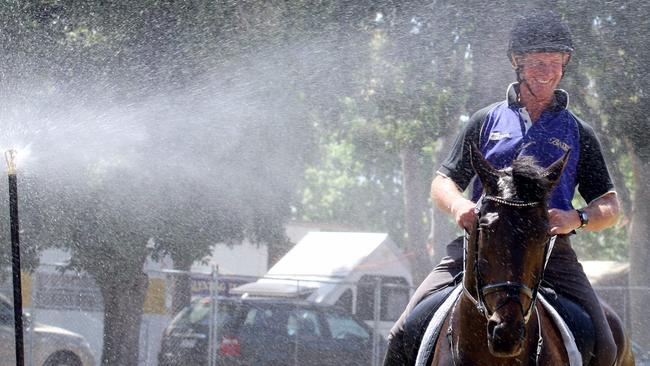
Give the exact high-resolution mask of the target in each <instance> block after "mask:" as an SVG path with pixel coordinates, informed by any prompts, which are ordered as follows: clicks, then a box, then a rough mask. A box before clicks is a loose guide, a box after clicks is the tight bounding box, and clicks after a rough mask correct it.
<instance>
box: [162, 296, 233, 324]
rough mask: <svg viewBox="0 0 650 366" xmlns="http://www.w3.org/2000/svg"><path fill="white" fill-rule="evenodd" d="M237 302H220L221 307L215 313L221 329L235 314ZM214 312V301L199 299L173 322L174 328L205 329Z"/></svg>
mask: <svg viewBox="0 0 650 366" xmlns="http://www.w3.org/2000/svg"><path fill="white" fill-rule="evenodd" d="M235 310H236V306H235V304H232V303H224V302H219V309H218V311H217V313H216V314H215V317H214V319H215V322H216V324H217V326H218V327H219V329H221V328H223V326H224V324H227V323H228V322H229V321H230V319H232V318H233V316H234V311H235ZM211 314H212V302H211V301H209V300H199V301H196V302H195V303H194V304H192V305H190V306H188V307H186V308H185V309H183V310H182V311H181V312H180V313H179V314H178V315H177V316H176V317H175V318H174V320H172V322H171V327H172V328H184V327H189V328H192V329H195V330H200V331H205V329H207V328H208V327H209V325H210V318H211V317H210V315H211Z"/></svg>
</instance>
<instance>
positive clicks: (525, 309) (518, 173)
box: [465, 146, 568, 357]
mask: <svg viewBox="0 0 650 366" xmlns="http://www.w3.org/2000/svg"><path fill="white" fill-rule="evenodd" d="M567 157H568V153H567V154H565V155H564V156H563V157H562V158H560V159H559V160H558V161H556V162H555V163H553V164H551V166H549V167H548V168H546V169H544V168H541V167H539V166H538V165H537V164H536V163H535V161H534V159H532V158H530V157H519V158H517V159H516V160H515V161H514V162H513V164H512V166H511V167H509V168H505V169H501V170H497V169H495V168H494V167H493V166H492V165H491V164H490V163H489V162H488V161H487V160H485V159H484V158H483V156H482V155H481V153H480V152H479V150H478V148H476V147H475V146H474V147H473V148H472V165H473V167H474V170H475V171H476V174H477V176H478V178H479V179H480V181H481V183H482V185H483V187H484V195H483V198H482V200H481V202H480V204H479V205H478V226H477V231H476V232H475V233H474V235H472V236H471V237H472V238H473V240H470V242H469V244H468V248H466V250H467V258H466V267H469V268H465V271H466V274H467V275H466V279H467V280H466V281H465V285H466V286H467V287H469V288H468V291H469V292H471V293H473V294H474V296H475V297H476V300H475V301H476V302H477V306H478V308H479V310H480V311H481V312H482V313H483V314H484V315H485V317H486V319H487V334H488V346H489V349H490V351H491V352H492V354H494V355H495V356H502V357H512V356H516V355H518V354H519V353H520V352H521V351H522V349H523V346H524V340H525V338H526V331H525V329H526V327H525V325H526V323H527V322H528V319H529V317H530V315H531V313H532V311H533V309H534V303H535V299H536V295H537V289H538V287H539V285H540V282H541V280H542V275H543V272H544V266H545V262H546V254H547V251H548V250H549V243H550V241H551V236H550V234H549V219H548V211H547V205H546V200H547V197H548V195H549V193H550V192H551V190H552V189H553V187H554V185H555V183H556V182H557V181H558V180H559V178H560V175H561V174H562V170H563V168H564V165H565V163H566V160H567Z"/></svg>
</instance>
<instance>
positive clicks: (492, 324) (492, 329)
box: [487, 320, 499, 339]
mask: <svg viewBox="0 0 650 366" xmlns="http://www.w3.org/2000/svg"><path fill="white" fill-rule="evenodd" d="M498 325H499V323H497V322H496V321H494V320H488V324H487V333H488V336H489V337H491V338H492V339H495V338H496V337H497V335H496V331H497V326H498Z"/></svg>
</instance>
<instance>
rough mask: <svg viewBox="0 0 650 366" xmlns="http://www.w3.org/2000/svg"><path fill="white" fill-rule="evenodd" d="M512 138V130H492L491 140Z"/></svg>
mask: <svg viewBox="0 0 650 366" xmlns="http://www.w3.org/2000/svg"><path fill="white" fill-rule="evenodd" d="M509 138H510V132H498V131H497V132H490V141H500V140H504V139H509Z"/></svg>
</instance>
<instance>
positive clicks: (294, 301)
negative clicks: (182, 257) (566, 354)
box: [0, 265, 650, 366]
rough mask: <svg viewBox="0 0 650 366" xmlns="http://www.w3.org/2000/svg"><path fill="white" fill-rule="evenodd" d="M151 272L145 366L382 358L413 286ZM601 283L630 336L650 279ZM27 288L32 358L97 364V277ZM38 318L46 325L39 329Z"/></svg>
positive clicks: (50, 273)
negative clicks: (183, 293)
mask: <svg viewBox="0 0 650 366" xmlns="http://www.w3.org/2000/svg"><path fill="white" fill-rule="evenodd" d="M147 274H148V276H149V287H148V292H147V297H146V300H145V304H144V316H143V319H142V324H141V337H140V347H139V352H140V354H139V362H138V364H139V365H140V366H155V365H161V366H170V365H190V364H191V365H207V366H217V365H219V366H227V365H234V364H239V365H246V364H271V365H278V366H279V365H288V366H297V365H310V364H311V365H316V364H318V365H322V364H327V365H329V364H331V365H369V366H376V365H380V364H381V361H382V358H383V354H384V352H385V346H386V341H385V337H386V336H387V334H388V331H389V329H390V327H391V326H392V324H393V322H394V321H395V320H396V319H397V317H398V316H399V315H400V313H401V311H402V310H403V308H404V306H405V304H406V301H408V298H409V296H410V294H411V293H412V291H413V289H412V288H411V287H410V286H408V284H405V283H401V282H400V281H396V280H395V279H394V278H389V277H387V278H382V277H380V276H369V277H365V278H362V279H360V280H359V281H357V282H354V283H352V282H345V281H338V280H336V279H321V278H300V279H295V278H294V279H292V278H291V276H282V277H278V278H258V277H248V276H225V275H219V274H218V271H216V270H214V271H213V272H212V273H193V272H180V271H149V272H148V273H147ZM180 277H185V278H186V279H187V280H188V281H187V282H186V283H189V287H190V291H189V294H190V296H189V298H188V301H189V304H188V306H187V307H185V308H184V309H183V310H181V311H180V312H176V311H174V310H172V308H173V306H172V305H173V298H174V296H175V293H176V292H177V290H180V289H179V288H176V289H175V288H174V287H175V286H178V284H179V283H182V281H178V279H179V278H180ZM595 288H596V290H597V292H598V293H599V294H600V296H601V297H602V298H603V299H604V300H605V301H607V303H608V304H609V305H610V306H611V307H612V308H613V309H614V310H615V312H616V313H617V314H618V315H619V316H620V317H621V319H622V320H623V321H624V323H625V326H626V328H627V329H628V330H629V331H630V333H631V334H632V333H633V332H632V329H635V324H637V323H639V321H638V319H639V318H638V317H639V316H642V317H645V318H644V319H646V318H647V315H644V313H642V312H639V311H637V310H635V309H634V306H633V304H634V298H635V297H637V298H638V297H639V296H646V297H647V298H650V287H638V286H637V287H628V286H596V287H595ZM0 292H1V293H2V294H5V295H6V296H5V299H6V300H8V301H7V304H8V305H5V304H4V303H2V306H0V310H2V311H3V313H0V321H1V322H2V324H1V326H2V331H3V332H4V333H3V334H2V337H0V342H4V343H6V344H0V366H4V363H3V362H5V363H6V364H7V365H12V364H13V362H11V360H12V358H11V357H12V355H11V353H12V352H13V333H12V331H13V329H12V326H13V312H12V311H11V312H10V308H9V307H10V306H11V280H10V279H9V281H7V282H5V283H4V284H3V286H2V287H1V288H0ZM23 293H24V294H23V295H24V300H23V303H24V307H25V311H26V313H28V314H29V315H28V316H27V317H26V326H25V338H24V339H25V360H26V364H27V365H38V366H41V365H44V364H46V362H49V361H51V360H57V357H58V358H60V360H61V362H60V363H52V365H59V364H61V365H63V364H65V362H72V361H71V360H78V361H79V362H80V363H79V364H80V365H84V366H86V365H93V364H95V365H97V364H99V360H100V357H101V352H102V337H103V319H104V310H103V300H102V296H101V293H100V291H99V290H98V288H97V286H96V285H95V283H94V281H93V280H92V278H90V276H88V275H86V274H83V273H76V272H72V271H66V272H62V271H61V270H60V267H58V266H55V265H43V266H41V267H40V268H39V270H38V271H37V272H35V273H33V274H31V275H23ZM314 303H319V304H320V305H321V306H313V304H314ZM4 313H7V314H9V315H7V314H4ZM635 317H637V318H636V320H635ZM36 323H38V324H44V325H47V326H37V327H34V326H33V325H34V324H36ZM57 327H58V329H57ZM637 339H641V338H637ZM648 348H650V347H648V345H647V344H642V343H639V342H636V345H635V351H636V352H637V356H638V363H637V364H650V362H649V361H648V360H650V357H648V354H647V352H648ZM265 358H268V359H269V363H265V360H266V359H265ZM2 360H3V361H2ZM7 360H8V361H7ZM48 360H49V361H48ZM272 362H276V363H275V364H273V363H272ZM48 366H49V365H48Z"/></svg>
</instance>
